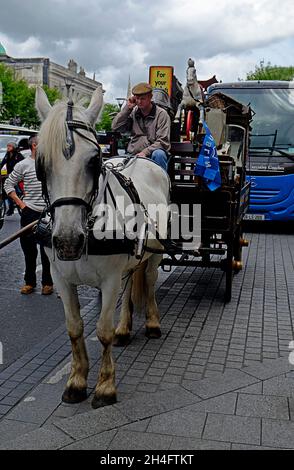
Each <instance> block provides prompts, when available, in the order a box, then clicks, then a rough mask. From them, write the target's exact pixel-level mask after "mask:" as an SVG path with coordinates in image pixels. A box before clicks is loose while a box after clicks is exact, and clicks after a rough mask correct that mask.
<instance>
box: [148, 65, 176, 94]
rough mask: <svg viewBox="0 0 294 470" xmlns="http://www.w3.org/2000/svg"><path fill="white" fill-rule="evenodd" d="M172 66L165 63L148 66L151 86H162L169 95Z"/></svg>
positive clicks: (170, 92)
mask: <svg viewBox="0 0 294 470" xmlns="http://www.w3.org/2000/svg"><path fill="white" fill-rule="evenodd" d="M173 73H174V68H173V67H170V66H165V65H151V67H149V83H150V85H151V86H152V88H162V89H163V90H165V91H166V92H167V93H168V94H169V96H171V94H172V84H173Z"/></svg>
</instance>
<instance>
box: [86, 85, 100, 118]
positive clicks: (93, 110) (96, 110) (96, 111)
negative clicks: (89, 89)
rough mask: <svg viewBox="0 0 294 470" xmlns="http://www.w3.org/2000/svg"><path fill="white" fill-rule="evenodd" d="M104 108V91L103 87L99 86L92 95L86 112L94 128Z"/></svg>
mask: <svg viewBox="0 0 294 470" xmlns="http://www.w3.org/2000/svg"><path fill="white" fill-rule="evenodd" d="M102 108H103V90H102V86H98V87H97V88H96V90H95V91H94V93H93V95H92V98H91V102H90V104H89V106H88V109H87V111H86V115H87V117H88V121H89V122H90V123H91V124H92V126H94V124H95V123H96V122H97V119H98V117H99V115H100V113H101V111H102Z"/></svg>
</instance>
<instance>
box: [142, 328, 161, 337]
mask: <svg viewBox="0 0 294 470" xmlns="http://www.w3.org/2000/svg"><path fill="white" fill-rule="evenodd" d="M145 336H147V338H160V337H161V331H160V328H159V327H157V328H148V327H146V330H145Z"/></svg>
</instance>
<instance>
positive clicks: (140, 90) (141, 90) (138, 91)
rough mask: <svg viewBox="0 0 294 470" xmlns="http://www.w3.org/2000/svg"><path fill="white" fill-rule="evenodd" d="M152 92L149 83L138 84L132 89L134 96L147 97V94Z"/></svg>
mask: <svg viewBox="0 0 294 470" xmlns="http://www.w3.org/2000/svg"><path fill="white" fill-rule="evenodd" d="M151 91H152V86H151V85H149V83H138V85H135V86H134V87H133V89H132V93H133V95H145V93H150V92H151Z"/></svg>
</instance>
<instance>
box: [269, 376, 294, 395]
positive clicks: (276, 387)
mask: <svg viewBox="0 0 294 470" xmlns="http://www.w3.org/2000/svg"><path fill="white" fill-rule="evenodd" d="M263 394H264V395H276V396H282V397H289V398H294V387H293V380H291V379H289V378H286V377H284V376H279V377H273V378H271V379H268V380H265V381H264V382H263Z"/></svg>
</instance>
